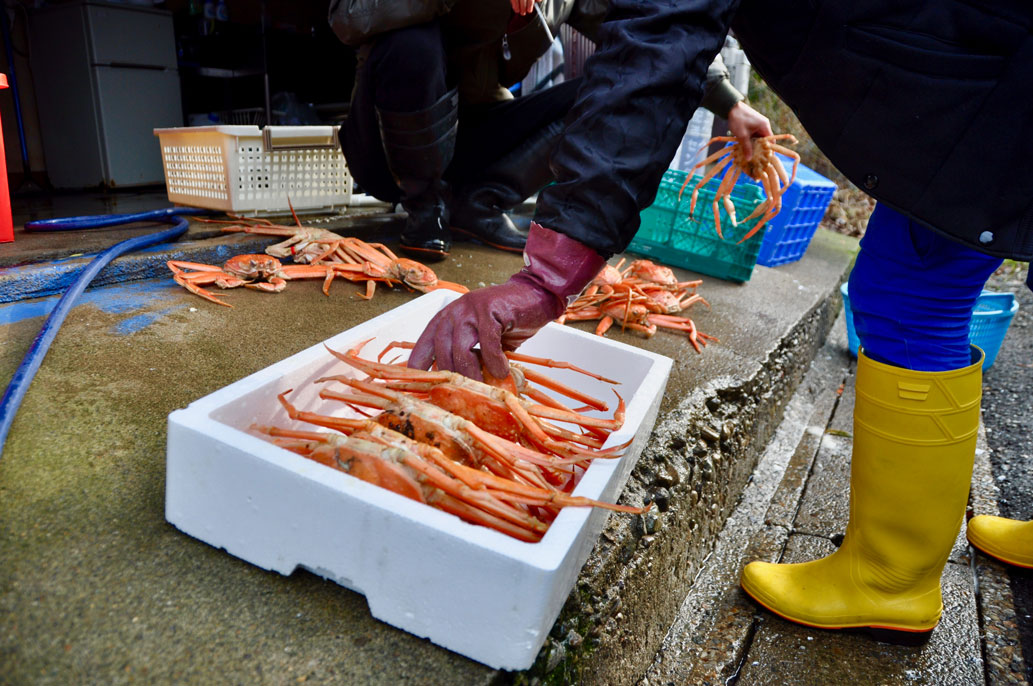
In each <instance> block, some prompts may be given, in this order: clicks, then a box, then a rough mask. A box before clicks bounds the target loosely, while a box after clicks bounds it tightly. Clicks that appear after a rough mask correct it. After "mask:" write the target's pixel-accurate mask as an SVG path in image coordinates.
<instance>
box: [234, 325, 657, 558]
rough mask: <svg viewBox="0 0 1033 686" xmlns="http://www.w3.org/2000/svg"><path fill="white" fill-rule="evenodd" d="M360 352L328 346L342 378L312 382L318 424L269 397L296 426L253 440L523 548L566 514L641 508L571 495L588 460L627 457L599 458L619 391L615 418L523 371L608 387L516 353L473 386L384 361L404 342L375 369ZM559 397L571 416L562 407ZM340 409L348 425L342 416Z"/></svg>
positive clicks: (284, 398)
mask: <svg viewBox="0 0 1033 686" xmlns="http://www.w3.org/2000/svg"><path fill="white" fill-rule="evenodd" d="M366 343H368V341H364V342H362V343H360V344H358V345H357V346H355V347H354V348H352V349H351V350H349V351H347V352H341V351H336V350H332V349H330V348H329V346H327V349H328V350H329V351H330V353H331V354H333V355H334V357H336V358H337V359H338V360H340V361H341V362H342V363H343V365H344V367H343V368H342V370H341V371H342V372H343V373H341V374H331V375H328V376H326V377H324V378H321V379H318V380H316V381H315V383H317V384H325V386H324V387H323V388H322V389H321V390H320V392H319V398H320V399H321V400H322V401H323V402H325V403H326V404H327V405H328V407H327V408H326V410H325V413H321V412H314V411H308V410H301V409H299V408H297V407H295V406H294V405H293V404H292V403H291V402H290V396H291V394H292V393H293V392H294V389H291V390H288V391H285V392H283V393H281V394H280V395H279V396H278V398H279V402H280V403H281V404H282V406H283V408H284V409H285V410H286V412H287V415H288V417H289V418H290V419H291V420H293V422H295V423H294V424H292V425H291V426H288V427H275V426H266V425H262V426H257V425H256V426H252V427H251V430H252V431H253V432H255V433H256V434H258V435H260V436H262V437H264V438H265V439H267V440H269V441H272V442H273V443H275V444H277V445H279V446H281V447H283V448H286V449H288V450H291V451H293V452H295V453H298V454H300V455H303V456H305V457H308V458H310V459H312V460H315V461H317V462H319V463H321V464H323V465H325V466H326V467H328V468H331V469H337V470H340V471H343V472H346V473H348V474H351V475H352V476H354V477H356V478H359V479H362V480H364V481H367V482H369V483H373V484H376V485H378V486H381V487H383V488H387V489H389V490H391V491H394V492H395V493H398V494H400V495H402V496H405V497H408V498H411V499H413V500H416V501H419V502H422V503H426V504H428V505H431V506H433V507H436V508H439V509H441V510H444V511H446V512H450V513H452V514H454V515H456V516H458V517H460V518H461V519H463V520H465V521H467V522H470V523H473V524H478V525H481V526H486V527H491V528H492V529H495V530H497V531H500V532H503V533H505V534H508V535H510V536H513V537H515V538H517V539H519V540H522V541H528V542H536V541H538V540H540V539H541V538H542V536H543V535H544V534H545V532H546V531H547V530H548V528H549V525H550V524H551V523H552V521H553V520H554V519H555V518H556V516H557V514H558V513H559V511H560V510H561V509H562V508H563V507H569V506H596V507H603V508H607V509H610V510H616V511H620V512H630V513H641V512H644V511H645V510H646V509H648V508H636V507H629V506H623V505H613V504H609V503H604V502H601V501H597V500H591V499H588V498H584V497H580V496H573V495H571V492H572V491H573V489H574V487H575V485H576V484H577V483H578V481H579V479H580V478H581V475H582V474H584V472H585V470H586V469H587V468H588V465H589V464H590V463H591V462H592V460H595V459H614V458H619V457H620V456H621V454H622V453H623V451H624V449H625V448H626V447H627V443H625V444H621V445H611V446H609V447H606V448H604V447H603V445H604V444H605V443H606V441H607V438H608V437H609V436H610V434H611V433H613V432H614V431H617V430H618V429H620V427H621V425H622V424H623V421H624V401H623V400H622V399H621V397H620V395H619V394H617V393H616V390H614V394H615V395H616V396H617V407H616V408H615V409H614V411H613V412H612V414H609V409H608V405H607V403H606V402H604V401H603V400H600V399H598V398H593V397H590V396H588V395H586V394H585V393H582V392H580V391H578V390H577V389H573V388H570V387H567V386H565V385H562V384H559V383H557V382H556V381H555V380H554V379H551V378H550V377H548V376H546V375H545V374H544V373H542V372H541V371H537V370H535V369H534V368H532V367H528V366H526V365H528V364H531V365H544V366H548V367H554V368H556V367H560V368H566V369H571V370H574V371H577V372H579V373H584V374H588V375H590V376H591V377H593V378H595V379H598V380H600V381H603V382H605V383H609V384H613V383H615V382H613V381H610V380H608V379H605V378H603V377H601V376H599V375H597V374H593V373H591V372H588V371H586V370H582V369H578V368H577V367H574V366H572V365H569V364H566V363H561V362H555V361H552V360H546V359H543V358H535V357H528V356H526V355H519V354H517V353H508V355H509V356H510V360H511V372H510V374H509V376H508V377H507V378H505V379H496V378H493V377H491V376H490V375H489V374H487V372H485V379H486V381H485V382H479V381H473V380H472V379H469V378H467V377H464V376H462V375H460V374H455V373H453V372H446V371H435V370H430V371H423V370H418V369H409V368H408V367H406V366H405V363H404V362H399V361H397V360H393V361H391V362H385V361H383V357H384V355H385V353H387V352H388V351H389V350H396V349H400V348H411V344H409V343H391V344H390V345H388V346H387V348H385V350H384V352H383V353H381V354H380V356H378V357H377V359H375V360H374V359H365V358H363V357H361V355H360V353H361V351H362V348H363V347H364V346H365V344H366ZM355 372H359V374H358V375H357V374H356V373H355ZM545 388H547V389H550V390H552V391H553V392H554V393H553V394H551V395H550V394H547V393H546V392H544V390H543V389H545ZM556 394H560V395H562V396H564V397H566V398H570V399H572V400H573V401H574V402H576V403H578V404H579V407H577V408H571V407H568V406H567V405H565V404H563V403H561V402H560V401H559V400H557V399H556ZM342 405H343V406H346V407H347V408H350V409H351V410H352V412H351V414H352V415H353V416H351V417H342V416H341V414H342V410H343V409H344V408H342ZM316 409H324V408H323V407H322V406H320V407H317V408H316ZM592 410H595V411H596V412H595V413H594V416H593V415H592V414H589V412H590V411H592ZM299 425H300V426H299ZM305 425H310V426H315V427H321V428H322V429H329V430H330V431H329V432H327V431H325V430H312V429H311V428H310V427H306V426H305Z"/></svg>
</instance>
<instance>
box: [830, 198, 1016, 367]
mask: <svg viewBox="0 0 1033 686" xmlns="http://www.w3.org/2000/svg"><path fill="white" fill-rule="evenodd" d="M1001 262H1002V260H1001V258H999V257H993V256H990V255H985V254H983V253H981V252H978V251H976V250H972V249H971V248H969V247H967V246H964V245H962V244H960V243H957V242H955V241H952V240H950V239H948V238H945V237H944V236H942V235H940V234H939V233H937V232H935V231H933V230H931V229H928V228H926V227H924V226H921V225H920V224H917V223H915V222H913V221H911V220H910V219H908V218H907V217H905V216H904V215H902V214H900V213H899V212H897V211H895V210H893V209H891V208H889V207H887V206H886V205H883V204H881V203H880V204H878V205H877V206H876V208H875V211H874V212H873V213H872V216H871V218H870V219H869V220H868V228H867V229H866V231H865V235H864V238H862V239H861V250H860V252H859V253H858V256H857V261H856V263H855V264H854V269H853V271H852V272H851V274H850V285H849V287H848V288H849V292H850V306H851V310H852V312H853V317H854V329H855V330H856V332H857V337H858V339H859V341H860V344H861V348H862V349H863V350H864V353H865V354H866V355H867V356H868V357H870V358H871V359H873V360H876V361H878V362H883V363H886V364H891V365H894V366H896V367H903V368H905V369H912V370H915V371H929V372H937V371H947V370H951V369H960V368H961V367H965V366H968V365H969V364H971V353H970V349H969V343H968V336H969V326H970V323H971V320H972V309H973V308H974V307H975V304H976V301H977V300H978V298H979V294H980V292H981V291H982V289H983V285H984V284H985V283H986V280H987V279H988V278H989V277H990V275H991V274H993V272H994V270H996V269H997V267H999V266H1000V264H1001Z"/></svg>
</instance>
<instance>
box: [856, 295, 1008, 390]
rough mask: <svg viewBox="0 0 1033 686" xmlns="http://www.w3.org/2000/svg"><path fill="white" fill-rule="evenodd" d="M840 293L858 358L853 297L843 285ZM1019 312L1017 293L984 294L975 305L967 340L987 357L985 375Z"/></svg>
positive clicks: (858, 344) (984, 365) (984, 363)
mask: <svg viewBox="0 0 1033 686" xmlns="http://www.w3.org/2000/svg"><path fill="white" fill-rule="evenodd" d="M839 293H840V295H842V296H843V309H844V317H845V319H846V335H847V344H848V345H849V347H850V354H851V355H853V356H854V357H857V349H858V347H859V346H860V341H859V340H858V338H857V332H856V331H855V330H854V312H853V310H851V309H850V294H849V293H848V292H847V284H845V283H844V284H843V285H842V286H840V287H839ZM1018 311H1019V303H1018V301H1017V300H1015V294H1014V293H995V292H993V291H983V292H982V293H981V294H980V295H979V300H977V301H976V306H975V308H974V309H973V310H972V323H971V324H970V325H969V330H968V340H969V343H971V344H972V345H978V346H979V347H980V348H981V349H982V351H983V353H984V354H985V355H986V357H984V358H983V371H986V370H987V369H990V367H992V366H993V365H994V361H995V360H996V359H997V353H998V352H1000V350H1001V344H1002V343H1003V342H1004V335H1005V334H1006V333H1008V327H1009V326H1011V320H1012V318H1013V317H1014V316H1015V313H1016V312H1018Z"/></svg>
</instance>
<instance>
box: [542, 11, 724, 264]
mask: <svg viewBox="0 0 1033 686" xmlns="http://www.w3.org/2000/svg"><path fill="white" fill-rule="evenodd" d="M737 5H738V0H667V1H665V2H656V1H655V0H652V1H650V0H616V1H615V2H614V7H613V9H612V11H611V12H610V14H609V15H608V17H607V20H606V21H605V22H603V24H602V26H601V27H600V30H599V47H598V49H597V50H596V52H595V53H594V54H593V55H592V56H591V57H590V58H589V59H588V61H587V63H586V65H585V82H584V84H583V86H582V88H581V90H580V92H579V94H578V101H577V103H576V104H575V105H574V108H573V109H572V110H571V112H570V114H569V115H568V116H567V120H566V124H567V127H566V130H565V132H564V134H563V136H562V138H561V139H560V142H559V144H558V146H557V148H556V150H555V151H554V152H553V156H552V168H553V171H554V172H555V174H556V183H555V184H554V185H552V186H549V187H547V188H546V189H545V190H543V191H542V193H541V195H540V196H539V199H538V209H537V212H536V215H535V219H536V221H537V222H538V223H539V224H541V225H543V226H546V227H548V228H550V229H553V230H555V231H559V232H561V233H564V234H566V235H568V236H570V237H572V238H575V239H577V240H579V241H581V242H582V243H585V244H587V245H590V246H592V247H593V248H595V249H596V250H597V251H598V252H599V253H600V254H601V255H603V256H604V257H609V256H610V255H612V254H614V253H617V252H621V251H623V250H624V248H625V247H627V244H628V243H629V242H630V241H631V239H632V237H633V236H634V235H635V232H636V231H637V230H638V225H639V212H640V211H641V210H642V209H643V208H645V207H647V206H648V205H649V204H650V203H651V202H652V201H653V198H654V197H655V196H656V190H657V188H658V186H659V185H660V178H661V177H662V176H663V173H664V171H665V170H666V169H667V167H668V164H669V163H670V161H671V159H672V158H673V157H674V153H675V151H676V150H677V148H678V143H679V142H680V141H681V137H682V134H683V133H684V132H685V127H686V125H687V124H688V120H689V118H690V117H691V116H692V113H693V112H694V111H695V110H696V108H697V106H698V105H699V103H700V99H701V97H702V90H703V81H704V78H705V76H706V73H707V68H708V66H709V65H710V63H711V61H712V60H713V59H714V56H715V55H716V54H717V53H718V51H719V50H720V48H721V45H722V44H723V42H724V38H725V34H726V33H727V32H728V25H729V23H730V22H731V18H732V14H733V13H734V10H735V8H736V6H737Z"/></svg>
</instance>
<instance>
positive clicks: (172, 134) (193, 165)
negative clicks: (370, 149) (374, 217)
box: [154, 126, 353, 216]
mask: <svg viewBox="0 0 1033 686" xmlns="http://www.w3.org/2000/svg"><path fill="white" fill-rule="evenodd" d="M339 128H340V127H337V126H266V127H265V128H263V129H260V128H258V127H257V126H189V127H180V128H174V129H154V135H156V136H158V139H159V142H160V145H161V161H162V167H163V168H164V170H165V186H166V188H167V190H168V194H169V201H171V202H173V203H175V204H177V205H188V206H191V207H203V208H207V209H212V210H222V211H224V212H229V213H232V214H239V215H250V216H256V215H276V214H289V213H290V206H291V205H293V206H294V209H295V211H297V212H331V211H334V210H337V209H340V208H343V207H347V205H348V203H349V201H350V200H351V195H352V185H353V183H352V177H351V174H350V173H349V172H348V165H347V164H346V163H345V160H344V154H343V153H342V152H341V146H340V144H339V143H338V139H337V133H338V130H339ZM288 199H289V201H290V202H289V203H288Z"/></svg>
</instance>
